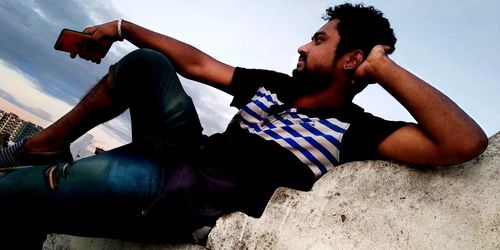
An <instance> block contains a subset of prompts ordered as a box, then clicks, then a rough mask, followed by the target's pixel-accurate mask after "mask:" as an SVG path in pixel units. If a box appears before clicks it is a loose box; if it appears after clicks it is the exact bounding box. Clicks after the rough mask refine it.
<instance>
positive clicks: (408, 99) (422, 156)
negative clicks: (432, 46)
mask: <svg viewBox="0 0 500 250" xmlns="http://www.w3.org/2000/svg"><path fill="white" fill-rule="evenodd" d="M357 74H358V76H359V77H370V78H373V79H374V80H375V81H376V82H378V83H379V84H380V85H381V86H382V87H383V88H384V89H385V90H386V91H387V92H389V94H391V95H392V96H393V97H394V98H396V99H397V100H398V101H399V102H400V103H401V104H402V105H403V106H404V107H405V108H406V109H407V110H408V111H409V112H410V114H411V115H412V116H413V117H414V118H415V120H416V121H417V123H418V124H416V125H408V126H405V127H402V128H400V129H399V130H397V131H396V132H394V133H393V134H392V135H390V136H389V137H387V138H386V139H385V140H384V141H382V143H381V144H380V145H379V147H378V152H379V154H380V155H381V156H383V157H385V158H388V159H394V160H399V161H404V162H408V163H417V164H432V165H451V164H458V163H462V162H465V161H468V160H470V159H472V158H474V157H476V156H478V155H479V154H480V153H482V152H483V151H484V150H485V148H486V146H487V142H488V139H487V137H486V135H485V134H484V132H483V130H482V129H481V128H480V127H479V125H478V124H476V122H474V120H472V118H470V117H469V116H468V115H467V114H466V113H465V112H464V111H463V110H462V109H460V108H459V107H458V106H457V105H456V104H455V103H454V102H453V101H451V100H450V99H449V98H448V97H446V96H445V95H444V94H442V93H441V92H439V91H438V90H437V89H435V88H433V87H432V86H431V85H429V84H427V83H426V82H424V81H423V80H421V79H419V78H418V77H416V76H415V75H413V74H411V73H410V72H408V71H407V70H405V69H404V68H402V67H400V66H399V65H397V64H396V63H394V62H393V61H392V60H391V59H389V58H388V57H387V56H386V54H385V49H384V47H382V46H376V47H375V48H374V49H373V50H372V52H371V53H370V55H369V56H368V58H367V59H366V61H365V62H364V63H363V64H361V65H360V66H359V68H358V72H357Z"/></svg>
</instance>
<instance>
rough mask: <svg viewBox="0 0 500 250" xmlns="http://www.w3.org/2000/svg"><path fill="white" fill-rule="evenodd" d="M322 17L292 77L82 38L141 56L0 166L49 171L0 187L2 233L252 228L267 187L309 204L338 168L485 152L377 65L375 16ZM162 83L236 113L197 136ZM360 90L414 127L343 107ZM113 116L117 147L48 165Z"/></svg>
mask: <svg viewBox="0 0 500 250" xmlns="http://www.w3.org/2000/svg"><path fill="white" fill-rule="evenodd" d="M327 16H328V18H327V20H328V22H327V23H326V24H325V25H324V26H323V27H321V28H320V29H319V30H318V31H317V32H316V33H315V34H314V35H313V37H312V40H311V42H309V43H307V44H305V45H303V46H301V47H300V48H299V49H298V52H299V55H300V56H299V61H298V63H297V68H296V69H295V70H294V76H293V77H289V76H287V75H285V74H281V73H276V72H272V71H265V70H251V69H243V68H234V67H232V66H229V65H226V64H224V63H221V62H219V61H217V60H215V59H213V58H212V57H210V56H208V55H206V54H205V53H203V52H201V51H199V50H197V49H196V48H194V47H191V46H189V45H187V44H185V43H182V42H180V41H177V40H175V39H173V38H170V37H168V36H164V35H161V34H158V33H155V32H152V31H150V30H147V29H145V28H142V27H140V26H138V25H135V24H133V23H130V22H126V21H113V22H109V23H106V24H102V25H98V26H94V27H90V28H87V29H85V32H87V33H89V34H91V35H92V36H93V37H94V38H95V39H108V40H110V41H118V40H122V39H127V40H128V41H130V42H131V43H133V44H135V45H136V46H138V47H140V48H145V49H141V50H138V51H135V52H132V53H130V54H129V55H127V56H125V57H124V58H123V59H122V60H120V61H119V62H118V63H117V64H116V65H114V66H112V67H111V68H110V72H109V74H108V75H107V76H106V77H104V78H103V79H102V80H101V81H100V82H99V83H98V84H97V85H96V86H95V87H94V88H93V90H92V91H91V92H90V93H89V94H88V95H87V96H86V97H85V98H84V99H83V100H82V102H81V103H79V104H78V105H77V106H76V107H75V108H74V109H73V110H72V111H70V112H69V113H68V114H67V115H65V116H64V117H62V118H61V119H60V120H59V121H57V122H56V123H54V124H53V125H51V126H50V127H48V128H47V129H46V130H44V131H43V132H41V133H40V134H38V135H36V136H34V137H33V138H31V139H29V140H27V141H26V142H24V143H22V144H19V145H16V146H13V147H11V148H9V149H6V150H4V151H2V152H1V155H2V158H3V159H4V160H3V163H2V164H3V166H13V165H20V164H50V165H49V166H47V167H43V168H29V169H23V170H18V171H14V172H13V173H10V174H8V175H7V176H5V177H3V178H2V179H0V210H2V211H9V212H11V213H14V214H17V215H18V217H15V218H16V219H15V220H14V221H12V223H14V222H15V221H16V220H17V221H18V220H19V218H25V217H27V218H30V220H35V221H37V222H38V223H37V225H38V226H39V227H38V228H37V229H40V230H43V231H63V232H66V233H75V234H85V235H88V234H97V235H100V236H109V237H128V238H130V237H137V238H140V239H151V240H158V239H159V240H163V239H166V238H167V236H168V235H170V236H171V237H172V234H173V235H175V237H184V236H186V235H189V233H190V232H192V231H193V230H195V229H197V228H200V227H203V226H211V225H213V224H214V223H215V221H216V219H217V218H219V217H220V216H221V215H223V214H226V213H229V212H232V211H236V210H239V211H243V212H245V213H247V214H249V215H252V216H260V214H261V213H262V211H263V209H264V207H265V205H266V203H267V201H268V200H269V198H270V196H271V195H272V193H273V192H274V190H275V189H276V188H277V187H279V186H287V187H291V188H296V189H300V190H309V189H310V188H311V187H312V185H313V184H314V182H315V180H317V179H318V178H319V177H321V176H322V175H323V174H325V173H326V172H327V171H328V170H329V169H331V168H333V167H335V166H337V165H339V164H342V163H345V162H349V161H355V160H364V159H391V160H397V161H401V162H406V163H412V164H431V165H450V164H457V163H461V162H464V161H467V160H470V159H472V158H474V157H476V156H477V155H479V154H480V153H481V152H482V151H483V150H484V149H485V147H486V144H487V138H486V136H485V134H484V132H483V131H482V130H481V128H480V127H479V126H478V125H477V124H476V123H475V122H474V121H473V120H472V119H471V118H470V117H469V116H468V115H467V114H465V113H464V112H463V111H462V110H461V109H460V108H459V107H458V106H456V105H455V104H454V103H453V102H452V101H450V100H449V99H448V98H447V97H446V96H444V95H443V94H442V93H440V92H439V91H438V90H436V89H434V88H433V87H432V86H430V85H429V84H427V83H425V82H424V81H422V80H421V79H419V78H417V77H416V76H414V75H413V74H411V73H409V72H408V71H406V70H405V69H403V68H401V67H400V66H399V65H397V64H396V63H395V62H393V61H392V60H391V59H390V58H388V57H387V54H388V53H390V52H392V51H393V50H394V45H395V42H396V38H395V37H394V34H393V31H392V29H391V28H390V25H389V22H388V21H387V19H385V18H384V17H383V16H382V13H380V12H379V11H378V10H376V9H374V8H373V7H364V6H362V5H354V6H353V5H350V4H344V5H340V6H336V7H335V8H330V9H328V10H327ZM72 56H73V57H74V56H76V55H72ZM86 59H88V60H92V61H94V62H98V61H99V60H100V58H86ZM176 72H178V73H180V74H182V75H183V76H185V77H187V78H190V79H194V80H197V81H200V82H203V83H206V84H209V85H211V86H214V87H216V88H218V89H221V90H223V91H225V92H227V93H229V94H231V95H233V96H234V99H233V102H232V105H233V106H235V107H238V108H239V111H238V113H237V114H236V115H235V117H234V119H233V120H232V121H231V123H230V124H229V126H228V128H227V130H226V131H225V132H224V133H221V134H215V135H212V136H210V137H206V136H202V134H201V130H202V129H201V126H200V123H199V120H198V117H197V115H196V111H195V109H194V106H193V104H192V102H191V99H190V98H189V97H188V96H187V95H186V94H185V93H184V91H183V90H182V87H181V85H180V83H179V80H178V78H177V76H176ZM370 83H378V84H380V85H381V86H382V87H383V88H384V89H386V90H387V91H388V92H389V93H390V94H391V95H392V96H394V97H395V98H396V99H397V100H398V101H399V102H400V103H401V104H402V105H403V106H404V107H405V108H406V109H407V110H408V111H409V112H410V113H411V114H412V115H413V117H414V118H415V120H416V121H417V124H411V123H404V122H391V121H386V120H383V119H381V118H377V117H375V116H373V115H371V114H368V113H365V112H364V111H363V110H362V109H361V108H360V107H358V106H356V105H355V104H353V103H352V99H353V97H354V96H355V95H356V94H357V93H358V92H359V91H361V90H362V89H363V88H364V87H365V86H366V85H367V84H370ZM127 108H130V111H131V119H132V138H133V142H132V143H131V144H129V145H126V146H123V147H121V148H118V149H115V150H112V151H109V152H106V153H104V154H100V155H97V156H94V157H90V158H86V159H83V160H80V161H76V162H70V163H66V164H64V163H59V164H53V163H54V162H65V161H68V160H70V159H68V158H69V157H67V148H68V145H69V143H71V142H72V141H73V140H75V139H76V138H78V137H79V136H80V135H82V134H83V133H85V132H86V131H87V130H89V129H90V128H92V127H94V126H96V125H97V124H99V123H102V122H104V121H106V120H108V119H111V118H113V117H115V116H116V115H118V114H119V113H121V112H123V111H124V110H125V109H127ZM33 206H36V207H37V211H33V209H31V208H32V207H33ZM23 216H24V217H23ZM61 218H71V219H70V221H71V222H70V223H67V221H65V219H61ZM24 220H26V219H24ZM26 221H28V220H26ZM68 224H71V225H68ZM159 225H161V226H162V228H161V229H158V228H156V227H157V226H159ZM177 239H180V238H177Z"/></svg>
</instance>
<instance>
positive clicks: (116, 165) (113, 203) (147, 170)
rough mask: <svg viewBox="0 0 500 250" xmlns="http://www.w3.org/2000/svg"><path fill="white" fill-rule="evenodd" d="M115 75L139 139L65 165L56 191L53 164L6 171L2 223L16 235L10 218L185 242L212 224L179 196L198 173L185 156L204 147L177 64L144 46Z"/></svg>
mask: <svg viewBox="0 0 500 250" xmlns="http://www.w3.org/2000/svg"><path fill="white" fill-rule="evenodd" d="M109 74H111V77H109V79H112V80H113V84H112V86H111V89H110V90H111V91H112V93H114V95H115V98H117V99H119V101H120V102H125V103H128V104H129V107H130V113H131V122H132V143H130V144H128V145H125V146H122V147H119V148H117V149H114V150H111V151H108V152H104V153H102V154H98V155H95V156H92V157H89V158H85V159H81V160H78V161H75V162H73V163H70V164H69V166H66V167H65V166H63V165H62V164H61V165H60V166H58V167H57V173H58V176H59V178H58V186H57V188H56V189H55V190H51V189H50V188H49V186H48V184H47V182H46V180H45V178H44V172H45V170H46V169H47V166H45V167H44V166H36V167H31V168H25V169H21V170H17V171H14V172H12V173H9V174H7V175H6V176H4V177H1V178H0V212H1V213H2V226H1V227H3V230H6V231H7V233H10V234H11V235H14V236H13V237H15V236H16V235H17V232H15V230H13V229H12V228H10V229H8V230H7V229H6V226H5V225H6V224H5V223H6V222H8V223H12V224H13V225H14V224H15V225H22V224H27V225H29V227H34V228H35V229H34V231H36V232H63V233H69V234H77V235H87V236H94V235H95V236H101V237H116V238H127V239H145V240H153V241H157V240H160V241H162V240H167V241H171V240H173V241H176V240H184V237H185V236H186V237H187V238H189V237H190V236H189V233H190V232H192V230H194V229H196V228H199V227H201V226H203V224H204V223H205V222H204V221H203V220H202V219H200V218H199V217H197V216H196V213H195V211H193V209H192V204H188V205H186V204H183V199H184V198H183V196H182V195H181V196H179V195H178V194H177V193H183V192H184V191H183V190H184V189H193V186H194V184H192V183H196V180H197V178H198V177H197V176H196V173H194V172H196V171H194V170H193V167H192V164H190V162H186V159H187V158H190V157H191V158H193V157H194V155H196V152H197V150H199V147H200V140H201V139H202V134H201V131H202V128H201V125H200V122H199V118H198V115H197V113H196V110H195V108H194V105H193V102H192V100H191V98H190V97H189V96H187V95H186V93H185V92H184V90H183V89H182V86H181V84H180V81H179V79H178V77H177V75H176V72H175V69H174V67H173V66H172V64H171V63H170V62H169V61H168V59H167V58H166V57H165V56H163V55H162V54H160V53H158V52H155V51H152V50H147V49H140V50H136V51H134V52H132V53H130V54H128V55H127V56H125V57H124V58H123V59H121V60H120V61H119V62H118V63H117V64H116V65H115V66H114V68H113V67H112V70H110V73H109ZM194 158H196V157H194ZM193 173H194V174H193ZM184 203H185V202H184ZM188 203H189V201H188ZM6 214H8V215H9V216H5V215H6ZM7 217H8V219H7ZM26 228H27V227H25V228H23V229H21V230H20V231H21V232H22V233H21V238H22V239H23V240H26V238H27V235H26ZM0 233H1V232H0ZM0 235H2V234H0ZM3 235H5V234H3ZM169 236H170V237H169ZM0 237H2V236H0ZM2 238H3V237H2ZM169 238H170V239H169ZM172 238H174V239H172ZM187 238H186V239H187ZM5 239H7V237H5ZM1 243H2V242H1V240H0V244H1Z"/></svg>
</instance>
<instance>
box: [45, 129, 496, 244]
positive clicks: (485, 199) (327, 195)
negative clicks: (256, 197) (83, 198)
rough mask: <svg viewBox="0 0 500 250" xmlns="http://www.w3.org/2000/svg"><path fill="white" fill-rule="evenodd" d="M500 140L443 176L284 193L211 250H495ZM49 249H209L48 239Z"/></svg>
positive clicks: (371, 166) (379, 175) (383, 174)
mask: <svg viewBox="0 0 500 250" xmlns="http://www.w3.org/2000/svg"><path fill="white" fill-rule="evenodd" d="M499 167H500V133H498V134H496V135H495V136H493V137H492V138H490V143H489V146H488V148H487V150H486V151H485V152H484V153H483V154H482V155H481V156H479V157H478V158H476V159H474V160H472V161H470V162H467V163H464V164H461V165H457V166H453V167H447V168H442V169H431V168H412V167H408V166H405V165H401V164H396V163H391V162H387V161H366V162H353V163H348V164H344V165H341V166H339V167H337V168H335V169H333V170H331V171H330V172H329V173H327V174H326V175H325V176H323V177H322V178H321V179H320V180H318V182H317V183H316V184H315V185H314V187H313V189H312V191H310V192H300V191H296V190H292V189H287V188H279V189H278V190H277V191H276V192H275V193H274V195H273V197H272V198H271V201H270V202H269V204H268V205H267V207H266V210H265V211H264V214H263V215H262V217H261V218H252V217H249V216H247V215H245V214H243V213H233V214H229V215H226V216H224V217H222V218H220V219H219V220H218V221H217V224H216V226H215V227H214V228H213V230H212V231H211V233H210V234H209V237H208V242H207V248H209V249H336V248H342V249H352V248H362V249H374V248H375V249H401V248H403V249H480V248H485V249H494V248H496V249H498V248H500V168H499ZM44 249H189V250H192V249H197V250H198V249H205V248H204V247H201V246H197V245H190V244H186V245H144V244H140V243H132V242H124V241H119V240H109V239H97V238H82V237H74V236H67V235H50V236H49V238H48V239H47V241H46V242H45V247H44Z"/></svg>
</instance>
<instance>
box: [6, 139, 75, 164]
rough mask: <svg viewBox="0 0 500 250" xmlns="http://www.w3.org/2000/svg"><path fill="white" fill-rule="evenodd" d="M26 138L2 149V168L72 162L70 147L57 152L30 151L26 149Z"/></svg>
mask: <svg viewBox="0 0 500 250" xmlns="http://www.w3.org/2000/svg"><path fill="white" fill-rule="evenodd" d="M25 142H26V140H23V141H21V142H18V143H16V144H14V145H12V146H9V147H7V148H2V149H0V169H2V168H12V167H17V166H26V165H44V164H55V163H62V162H72V161H73V156H72V155H71V152H70V150H69V147H68V148H66V149H64V150H61V151H55V152H28V151H26V150H25V149H24V144H25Z"/></svg>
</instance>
